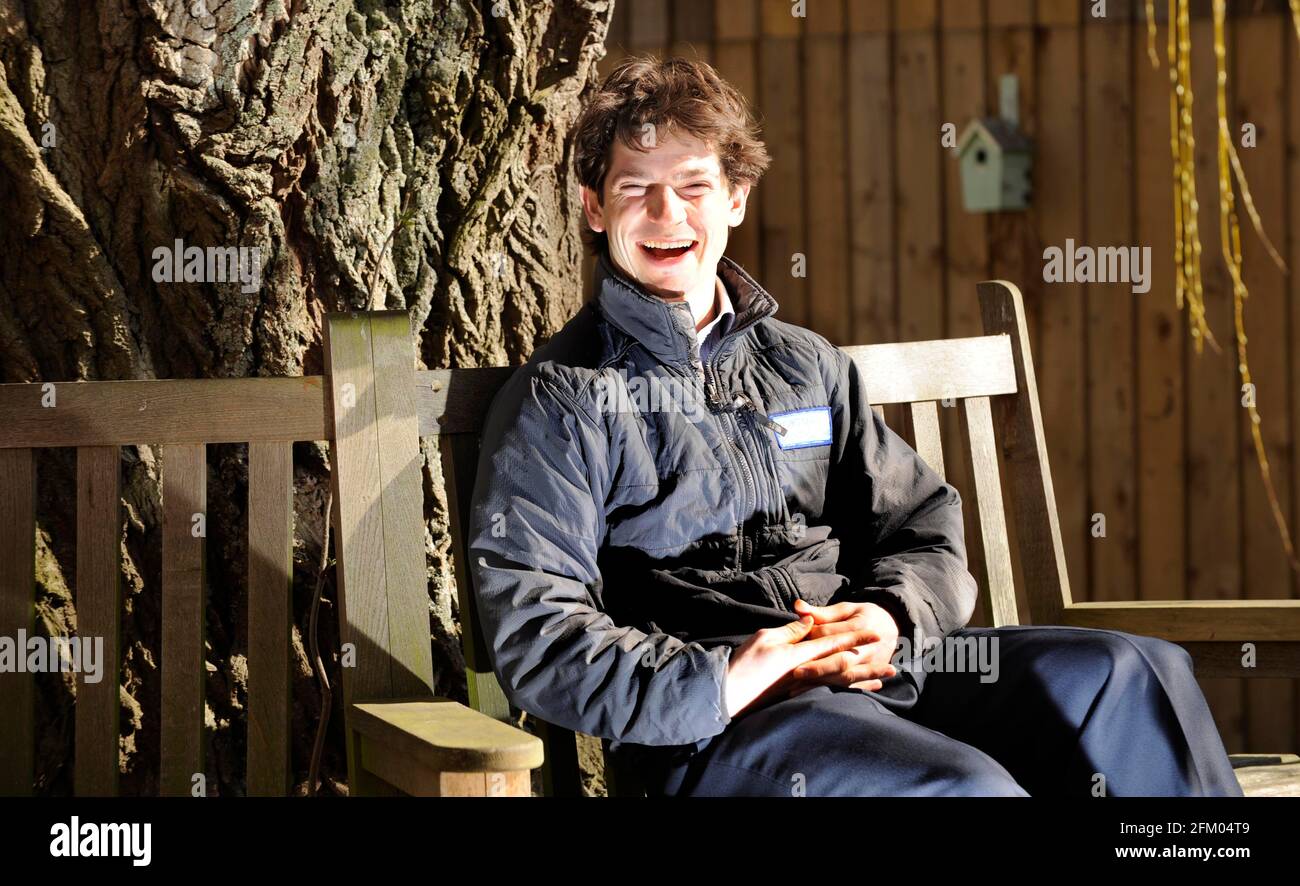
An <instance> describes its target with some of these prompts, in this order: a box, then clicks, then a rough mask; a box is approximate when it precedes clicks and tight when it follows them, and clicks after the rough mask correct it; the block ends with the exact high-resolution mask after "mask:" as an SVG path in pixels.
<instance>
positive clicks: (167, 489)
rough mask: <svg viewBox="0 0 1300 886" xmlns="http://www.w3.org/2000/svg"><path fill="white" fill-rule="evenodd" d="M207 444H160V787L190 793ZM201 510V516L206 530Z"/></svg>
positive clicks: (196, 768) (200, 682)
mask: <svg viewBox="0 0 1300 886" xmlns="http://www.w3.org/2000/svg"><path fill="white" fill-rule="evenodd" d="M206 449H207V447H206V446H204V445H203V444H202V443H176V444H171V445H167V446H163V447H162V512H163V518H162V722H161V724H160V725H161V730H162V734H161V737H160V741H161V761H160V764H159V771H158V788H159V792H160V793H161V794H162V795H163V796H164V797H188V796H190V795H191V793H192V792H193V790H194V787H195V782H194V776H195V775H196V774H197V773H202V772H203V771H204V770H203V762H204V735H205V729H204V691H203V690H204V683H205V682H206V679H207V669H206V666H205V664H204V661H205V656H204V654H203V639H204V626H205V625H204V616H205V614H206V610H207V607H206V605H205V601H204V585H205V570H206V560H205V558H204V538H205V536H206V521H207V504H208V468H207V456H206ZM197 515H202V521H203V529H202V530H201V531H200V530H199V529H197V528H196V527H197V526H198V525H199V519H197Z"/></svg>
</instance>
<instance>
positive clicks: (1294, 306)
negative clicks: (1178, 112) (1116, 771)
mask: <svg viewBox="0 0 1300 886" xmlns="http://www.w3.org/2000/svg"><path fill="white" fill-rule="evenodd" d="M1283 59H1284V64H1283V69H1284V73H1283V75H1282V76H1283V82H1284V83H1285V84H1286V86H1285V88H1286V131H1285V134H1284V136H1281V135H1280V137H1285V138H1286V143H1287V146H1286V170H1285V178H1284V179H1283V184H1282V187H1283V193H1285V194H1287V195H1288V199H1287V200H1286V212H1287V215H1286V225H1287V236H1286V237H1285V238H1281V235H1279V236H1278V237H1275V238H1274V243H1275V244H1277V246H1278V248H1279V249H1281V250H1283V253H1282V255H1283V257H1284V258H1285V259H1286V263H1287V267H1288V268H1289V269H1290V274H1288V275H1287V281H1286V295H1287V301H1288V305H1289V309H1290V315H1289V317H1288V319H1287V328H1288V330H1289V332H1290V334H1291V341H1292V342H1300V199H1297V198H1296V197H1291V196H1289V195H1292V194H1297V193H1300V48H1298V44H1295V43H1288V44H1287V46H1286V51H1285V52H1284V54H1283ZM1279 239H1284V241H1285V242H1278V241H1279ZM1289 352H1290V358H1291V365H1290V375H1289V380H1290V385H1291V387H1290V400H1289V401H1288V403H1287V406H1288V408H1289V410H1290V413H1291V429H1292V433H1293V434H1295V435H1296V436H1298V437H1300V358H1298V357H1296V355H1295V352H1294V348H1291V349H1289ZM1292 459H1293V461H1292V470H1293V471H1294V470H1295V468H1296V466H1297V465H1300V459H1298V458H1297V455H1296V453H1295V452H1294V451H1293V453H1292ZM1291 514H1292V517H1293V522H1292V524H1291V536H1292V538H1295V537H1296V536H1297V534H1300V529H1297V527H1296V525H1295V523H1296V522H1300V478H1293V479H1292V482H1291ZM1291 595H1292V596H1293V597H1295V596H1300V574H1292V576H1291ZM1279 596H1280V595H1279ZM1295 684H1296V692H1295V694H1294V696H1293V697H1294V699H1295V705H1296V709H1297V719H1298V720H1300V680H1297V681H1295ZM1296 726H1297V729H1300V723H1297V724H1296Z"/></svg>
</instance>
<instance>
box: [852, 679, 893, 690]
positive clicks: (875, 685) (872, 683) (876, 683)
mask: <svg viewBox="0 0 1300 886" xmlns="http://www.w3.org/2000/svg"><path fill="white" fill-rule="evenodd" d="M884 686H885V684H884V683H883V682H881V681H880V680H864V681H863V682H860V683H850V684H849V688H850V689H861V690H863V691H865V692H875V691H876V690H877V689H883V688H884Z"/></svg>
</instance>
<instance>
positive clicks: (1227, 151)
mask: <svg viewBox="0 0 1300 886" xmlns="http://www.w3.org/2000/svg"><path fill="white" fill-rule="evenodd" d="M1181 2H1183V3H1184V4H1186V2H1187V0H1181ZM1226 11H1227V8H1226V2H1225V0H1214V67H1215V73H1216V75H1217V77H1216V79H1217V83H1218V88H1217V96H1216V98H1217V102H1218V112H1219V113H1218V116H1219V151H1218V154H1219V238H1220V240H1221V241H1222V244H1223V260H1224V262H1225V263H1226V264H1227V265H1228V273H1229V274H1230V275H1231V277H1232V306H1233V317H1234V319H1235V322H1236V332H1237V370H1238V371H1239V372H1240V373H1241V380H1242V383H1243V384H1244V385H1248V386H1249V387H1250V389H1252V390H1253V389H1254V384H1253V383H1252V382H1251V380H1250V366H1249V365H1248V364H1247V362H1246V323H1245V304H1246V299H1247V298H1248V297H1249V295H1250V293H1249V292H1248V291H1247V290H1246V283H1245V281H1244V279H1243V278H1242V273H1241V228H1240V226H1239V225H1238V223H1237V210H1236V203H1235V200H1234V197H1233V193H1232V173H1233V170H1234V168H1235V169H1236V172H1237V181H1238V182H1239V183H1240V185H1241V192H1242V203H1243V204H1245V205H1246V206H1247V209H1248V210H1249V211H1250V213H1251V215H1252V217H1253V218H1254V219H1258V214H1257V213H1255V211H1254V206H1253V204H1252V203H1251V201H1250V197H1249V193H1250V192H1249V189H1248V188H1247V187H1246V177H1245V174H1244V173H1243V172H1242V171H1241V167H1240V162H1239V161H1236V162H1234V161H1235V157H1236V150H1235V148H1234V147H1233V144H1232V132H1231V130H1230V129H1229V127H1228V89H1227V86H1228V66H1227V60H1226V57H1227V44H1226V40H1225V38H1224V30H1225V29H1224V19H1225V17H1226ZM1257 230H1258V231H1259V233H1260V236H1261V238H1263V240H1264V243H1265V246H1266V247H1267V248H1268V250H1269V252H1270V253H1271V254H1272V255H1273V257H1274V260H1275V261H1277V262H1278V264H1279V265H1281V258H1280V257H1279V256H1278V255H1277V252H1276V250H1274V249H1273V245H1272V244H1271V243H1269V242H1268V238H1267V237H1264V236H1263V228H1262V226H1257ZM1282 267H1283V269H1284V270H1285V265H1282ZM1246 408H1247V409H1249V410H1250V433H1251V437H1252V438H1253V440H1254V442H1255V455H1256V457H1257V459H1258V461H1259V470H1260V475H1261V477H1262V478H1263V480H1264V488H1265V490H1266V491H1267V492H1268V503H1269V506H1270V507H1271V508H1272V510H1273V519H1274V521H1275V522H1276V523H1277V527H1278V530H1279V532H1281V534H1282V546H1283V548H1284V549H1285V550H1286V555H1287V558H1288V559H1289V560H1290V561H1291V568H1292V569H1294V570H1296V571H1298V572H1300V562H1297V560H1296V556H1295V551H1294V549H1293V547H1292V544H1291V533H1290V530H1289V529H1288V528H1287V524H1286V517H1285V516H1284V515H1283V513H1282V507H1281V505H1280V504H1279V503H1278V500H1277V490H1275V489H1274V488H1273V478H1272V474H1271V473H1270V471H1269V467H1268V455H1267V453H1266V452H1265V449H1264V438H1263V435H1262V434H1260V430H1259V425H1260V417H1259V412H1258V411H1257V410H1256V409H1255V404H1254V398H1251V400H1250V402H1248V403H1247V404H1246Z"/></svg>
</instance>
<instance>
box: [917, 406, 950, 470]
mask: <svg viewBox="0 0 1300 886" xmlns="http://www.w3.org/2000/svg"><path fill="white" fill-rule="evenodd" d="M912 435H913V437H914V438H915V442H914V443H913V444H912V448H913V449H915V450H916V454H917V455H919V456H921V458H922V459H923V460H924V461H925V463H926V464H928V465H929V466H930V467H931V468H933V469H934V472H935V473H936V474H938V475H939V476H940V477H943V476H945V475H944V470H943V441H942V440H940V439H939V408H938V406H936V405H935V402H934V401H933V400H924V401H920V402H917V403H913V404H912Z"/></svg>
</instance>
